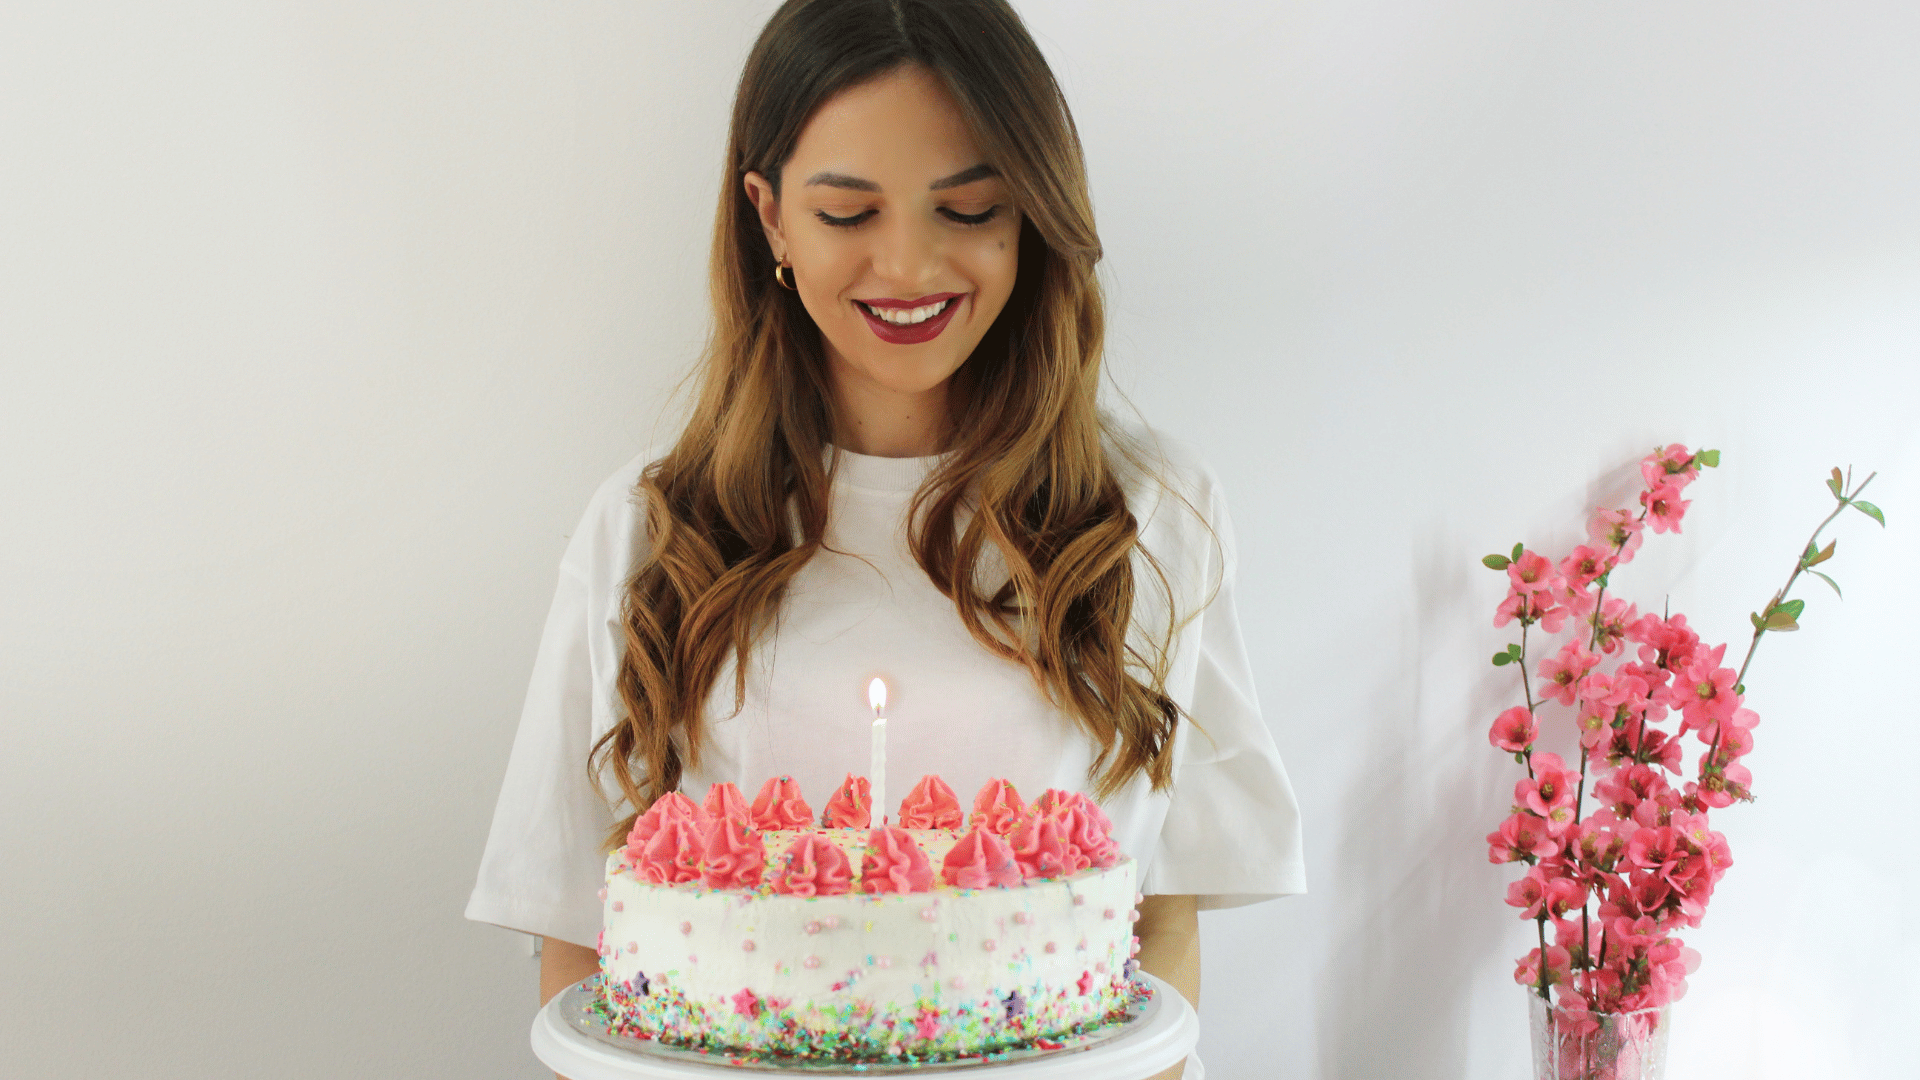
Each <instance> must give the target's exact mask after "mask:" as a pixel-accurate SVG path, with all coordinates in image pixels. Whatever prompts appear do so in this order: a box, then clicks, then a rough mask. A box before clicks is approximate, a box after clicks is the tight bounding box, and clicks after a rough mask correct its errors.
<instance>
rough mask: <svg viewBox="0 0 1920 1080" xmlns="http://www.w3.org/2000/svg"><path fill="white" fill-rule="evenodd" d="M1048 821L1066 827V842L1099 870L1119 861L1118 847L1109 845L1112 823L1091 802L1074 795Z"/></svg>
mask: <svg viewBox="0 0 1920 1080" xmlns="http://www.w3.org/2000/svg"><path fill="white" fill-rule="evenodd" d="M1050 816H1052V817H1056V818H1059V819H1060V821H1061V822H1062V823H1063V824H1065V825H1066V827H1067V842H1068V843H1070V844H1072V845H1073V846H1074V847H1075V848H1078V849H1079V851H1080V854H1082V855H1084V856H1086V858H1087V861H1088V862H1089V863H1091V864H1092V865H1094V866H1097V867H1099V868H1100V869H1102V870H1105V869H1106V868H1108V867H1110V866H1112V865H1114V864H1115V863H1118V862H1119V861H1120V845H1118V844H1116V843H1114V842H1113V822H1111V821H1109V820H1107V815H1106V812H1105V811H1103V810H1101V809H1100V807H1099V805H1098V804H1097V803H1095V802H1094V801H1093V800H1092V799H1089V798H1087V797H1086V796H1085V795H1082V794H1080V793H1079V792H1077V791H1076V792H1074V793H1073V795H1072V796H1070V797H1069V798H1068V799H1067V800H1066V802H1064V803H1062V804H1060V805H1058V806H1056V807H1055V809H1054V811H1053V813H1052V815H1050Z"/></svg>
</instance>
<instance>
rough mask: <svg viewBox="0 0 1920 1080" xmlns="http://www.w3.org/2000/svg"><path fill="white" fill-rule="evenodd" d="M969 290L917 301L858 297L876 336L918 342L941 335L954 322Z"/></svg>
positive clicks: (858, 305)
mask: <svg viewBox="0 0 1920 1080" xmlns="http://www.w3.org/2000/svg"><path fill="white" fill-rule="evenodd" d="M965 296H966V294H965V293H935V294H933V295H931V296H923V297H920V298H918V299H915V300H895V299H892V298H887V299H874V300H855V301H854V302H853V306H854V307H855V308H857V309H859V311H860V314H861V315H862V316H864V317H865V319H866V321H867V326H868V328H870V329H871V330H872V331H873V333H874V336H875V337H878V338H879V339H880V340H882V341H885V342H887V343H888V344H890V345H918V344H920V343H922V342H926V341H932V340H933V339H934V338H937V337H939V336H940V331H942V330H945V329H946V328H947V324H948V323H950V322H952V321H953V315H954V312H956V311H959V310H960V301H961V300H962V299H963V298H964V297H965Z"/></svg>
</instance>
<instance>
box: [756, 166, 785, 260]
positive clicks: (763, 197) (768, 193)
mask: <svg viewBox="0 0 1920 1080" xmlns="http://www.w3.org/2000/svg"><path fill="white" fill-rule="evenodd" d="M746 185H747V198H749V199H752V200H753V208H754V209H755V210H756V211H758V212H759V214H760V229H761V231H762V232H764V233H766V234H767V243H769V244H771V245H773V257H774V259H775V260H777V261H785V260H786V257H787V238H786V236H785V234H783V233H782V232H781V231H780V200H779V198H778V197H776V196H775V195H774V193H773V185H772V184H770V183H768V182H767V178H766V177H764V176H761V175H760V174H759V173H757V172H750V173H748V174H747V175H746Z"/></svg>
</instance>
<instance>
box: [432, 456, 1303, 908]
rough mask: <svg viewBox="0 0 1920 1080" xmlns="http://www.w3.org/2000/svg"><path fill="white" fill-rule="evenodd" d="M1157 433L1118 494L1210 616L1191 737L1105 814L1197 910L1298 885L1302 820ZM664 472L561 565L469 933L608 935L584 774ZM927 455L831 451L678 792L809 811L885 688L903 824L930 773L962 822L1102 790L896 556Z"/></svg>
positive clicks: (1150, 600) (1210, 505)
mask: <svg viewBox="0 0 1920 1080" xmlns="http://www.w3.org/2000/svg"><path fill="white" fill-rule="evenodd" d="M1134 437H1135V438H1138V437H1139V435H1138V434H1136V435H1135V436H1134ZM1147 437H1148V438H1149V439H1152V440H1154V441H1155V442H1157V443H1158V449H1157V452H1158V454H1159V455H1161V456H1162V457H1163V459H1164V460H1163V461H1162V462H1161V463H1160V464H1159V465H1157V466H1156V468H1157V469H1158V470H1159V471H1160V473H1161V475H1162V476H1163V477H1164V478H1165V481H1166V483H1165V485H1164V486H1163V485H1159V484H1155V483H1153V482H1152V481H1151V479H1149V478H1147V477H1145V476H1144V475H1141V474H1137V473H1123V483H1125V485H1126V488H1127V498H1128V505H1129V507H1130V508H1131V509H1132V510H1133V512H1134V515H1135V518H1136V521H1137V522H1138V523H1139V528H1140V536H1141V538H1142V541H1143V544H1144V546H1145V547H1146V548H1147V549H1148V550H1149V551H1151V552H1152V553H1153V555H1154V556H1155V558H1156V559H1158V560H1159V561H1160V563H1161V564H1162V567H1163V569H1164V570H1165V572H1166V574H1167V576H1168V578H1169V580H1170V581H1171V583H1172V585H1173V588H1174V590H1175V592H1176V600H1175V603H1176V610H1177V611H1179V612H1180V613H1181V614H1183V615H1184V614H1188V613H1192V612H1194V611H1196V610H1197V611H1198V612H1199V614H1198V615H1197V617H1195V618H1193V619H1192V620H1191V621H1189V622H1188V623H1187V624H1186V625H1185V627H1184V628H1183V629H1181V630H1180V632H1179V633H1178V635H1177V636H1176V637H1175V638H1174V639H1173V645H1172V649H1171V653H1172V656H1171V661H1172V662H1171V665H1170V669H1169V674H1168V677H1167V682H1166V692H1167V693H1168V694H1169V695H1170V696H1171V697H1172V698H1173V699H1174V700H1175V701H1177V702H1178V703H1179V704H1180V705H1181V706H1183V707H1184V708H1185V709H1186V710H1187V711H1188V713H1189V714H1190V715H1191V716H1192V717H1193V718H1194V719H1195V720H1196V721H1197V722H1198V727H1199V728H1203V729H1204V733H1203V732H1202V731H1200V730H1196V728H1195V726H1194V725H1192V724H1189V723H1186V722H1185V721H1184V720H1183V721H1182V723H1181V724H1180V726H1179V728H1178V730H1177V734H1176V735H1175V739H1174V772H1173V777H1174V782H1173V787H1172V789H1171V790H1170V791H1161V792H1151V791H1149V790H1148V783H1147V780H1146V778H1145V777H1136V778H1135V780H1134V781H1133V782H1132V783H1130V784H1129V785H1128V786H1127V787H1125V788H1123V789H1122V790H1121V791H1120V792H1119V793H1118V794H1117V795H1115V796H1114V797H1113V798H1110V799H1108V800H1107V801H1106V802H1104V803H1103V804H1102V806H1103V808H1104V809H1105V811H1106V813H1107V815H1108V817H1110V818H1111V819H1112V821H1113V827H1114V829H1113V833H1114V839H1115V841H1116V842H1117V843H1118V844H1119V847H1120V850H1122V851H1124V852H1126V853H1128V854H1129V855H1131V856H1133V857H1134V859H1136V860H1137V861H1138V862H1139V864H1140V868H1141V874H1142V877H1141V882H1142V884H1141V891H1142V892H1145V893H1147V894H1149V895H1154V894H1161V893H1193V894H1198V896H1199V906H1200V907H1201V908H1203V909H1204V908H1218V907H1232V906H1235V905H1239V904H1246V903H1251V902H1254V901H1257V900H1264V899H1269V898H1272V897H1275V896H1283V895H1288V894H1293V893H1301V892H1305V891H1306V874H1305V868H1304V864H1303V861H1302V857H1301V844H1300V821H1299V812H1298V808H1297V806H1296V804H1295V802H1294V797H1293V789H1292V786H1291V785H1290V784H1289V783H1288V780H1287V775H1286V771H1285V769H1284V768H1283V767H1282V765H1281V763H1280V755H1279V752H1278V751H1277V750H1276V749H1275V747H1274V742H1273V736H1272V735H1271V734H1270V733H1269V732H1268V730H1267V727H1266V725H1265V724H1264V723H1263V722H1262V721H1261V719H1260V711H1259V705H1258V703H1257V701H1256V699H1255V696H1254V689H1253V679H1252V673H1251V671H1250V670H1249V667H1248V663H1247V656H1246V650H1245V647H1244V645H1243V644H1242V641H1241V636H1240V627H1239V624H1238V622H1237V620H1236V615H1235V610H1234V595H1233V571H1234V544H1233V528H1232V525H1231V523H1230V521H1229V519H1228V517H1227V511H1226V504H1225V503H1224V502H1223V501H1222V499H1221V495H1220V488H1219V484H1218V482H1217V480H1216V479H1215V478H1214V476H1213V473H1212V472H1211V470H1209V469H1208V468H1207V467H1206V465H1205V464H1204V463H1202V462H1201V461H1199V460H1198V458H1196V457H1195V456H1194V455H1193V454H1192V453H1191V452H1190V451H1188V450H1186V449H1185V448H1183V447H1181V446H1180V445H1179V444H1177V443H1173V442H1171V441H1169V440H1167V439H1166V438H1165V437H1164V436H1160V435H1158V433H1150V434H1149V435H1148V436H1147ZM654 456H655V455H654V454H652V453H651V452H649V453H645V454H642V455H640V456H639V457H636V458H635V459H634V460H633V461H631V462H629V463H628V464H627V465H626V467H624V468H622V469H621V470H620V471H618V472H616V473H615V474H614V475H613V476H611V477H609V478H608V479H607V480H606V482H605V483H603V484H601V485H600V489H599V490H598V491H597V492H596V493H595V494H594V496H593V499H592V501H591V502H590V503H589V504H588V506H587V511H586V514H585V516H584V517H583V518H582V519H581V521H580V525H579V527H578V529H577V530H576V531H575V532H574V534H573V538H572V541H571V542H570V543H569V544H568V546H567V552H566V555H565V557H563V558H562V559H561V562H560V583H559V588H558V589H557V590H556V592H555V594H554V598H553V608H552V610H551V612H550V613H549V614H548V616H547V624H546V631H545V633H544V634H543V635H542V637H541V641H540V649H539V653H538V655H537V657H536V659H535V661H534V667H533V677H532V682H531V685H530V686H529V687H528V689H527V699H526V705H525V708H524V709H523V711H522V713H521V717H520V729H519V733H518V734H517V735H516V736H515V737H514V742H513V753H512V756H511V758H509V760H508V762H507V773H506V778H505V780H504V781H503V782H502V784H501V788H500V800H499V803H498V804H497V806H496V808H495V810H494V817H493V828H492V831H491V832H490V833H489V834H488V837H487V847H486V852H485V854H484V855H483V856H482V857H481V860H480V872H479V879H478V881H477V882H476V883H475V885H474V889H473V894H472V897H471V898H470V899H469V901H468V903H467V910H466V915H467V918H469V919H475V920H478V921H481V922H488V923H494V924H497V925H499V926H504V927H508V928H510V929H514V930H521V931H525V932H526V933H530V934H544V935H547V936H550V937H555V938H559V939H561V940H563V941H571V942H575V943H577V944H580V945H587V946H591V945H592V943H593V942H594V940H595V939H596V937H597V935H598V934H599V931H600V920H601V912H600V904H599V901H598V899H597V894H598V891H599V889H600V887H601V885H602V884H603V881H602V878H603V875H604V872H605V856H604V855H603V854H602V853H601V848H600V844H601V841H602V838H603V837H604V836H605V835H606V833H607V830H608V829H609V828H610V827H611V826H612V824H613V822H614V821H615V820H616V818H615V814H614V811H613V810H612V809H611V808H609V806H608V805H607V804H606V803H605V802H604V801H602V799H601V798H600V796H599V795H598V794H597V793H596V792H595V790H594V789H593V787H592V786H591V784H590V782H589V780H588V777H587V754H588V751H589V749H590V748H591V747H592V746H593V743H594V740H595V739H596V738H598V737H599V735H600V733H601V732H603V731H605V730H607V728H608V727H610V726H611V725H612V723H613V722H614V718H615V717H617V716H620V715H622V709H621V706H620V701H619V696H618V693H617V691H616V690H615V686H614V680H615V678H616V676H617V674H618V672H619V666H620V657H621V651H622V648H623V646H622V644H621V643H622V641H623V638H622V631H621V620H620V610H621V601H622V598H623V594H624V586H625V582H626V579H627V577H628V574H629V572H630V570H631V569H632V567H633V566H634V565H635V563H636V561H637V559H638V558H639V556H640V554H641V552H642V550H643V545H644V544H645V543H646V537H645V528H644V526H645V518H644V515H643V514H642V512H641V509H640V507H639V506H638V505H637V504H636V502H635V496H634V485H635V483H636V481H637V480H638V478H639V475H640V470H641V468H642V467H643V466H644V465H646V464H647V462H648V461H650V460H652V459H653V457H654ZM939 460H940V459H939V458H937V457H926V458H881V457H870V456H866V455H861V454H853V453H850V452H846V451H841V453H840V462H839V466H838V470H837V473H836V475H835V480H834V488H833V496H832V499H833V501H832V505H831V508H830V510H829V513H828V527H827V536H826V541H827V546H828V547H829V548H832V549H833V550H831V551H821V552H819V553H818V554H816V555H815V556H814V557H813V558H812V559H811V560H810V561H809V562H808V563H807V565H806V566H805V567H803V568H802V569H801V570H800V571H799V573H798V574H797V575H796V576H795V577H794V578H793V580H792V581H791V583H790V585H789V588H788V593H787V596H786V599H785V600H784V602H783V604H782V606H781V611H780V615H779V618H778V621H777V625H775V626H774V627H772V628H771V629H770V631H769V632H768V633H767V634H766V635H765V636H763V637H762V639H761V640H760V642H759V643H758V644H757V645H756V647H755V648H754V649H753V650H752V652H751V653H750V666H749V673H748V678H747V696H746V705H745V708H744V709H742V710H741V711H740V712H739V713H738V714H737V715H729V714H731V713H732V711H733V709H732V706H733V690H734V676H733V669H732V668H731V666H729V667H728V668H727V670H725V671H723V672H722V674H721V676H720V678H719V679H718V680H716V682H715V685H714V688H713V694H712V696H711V697H710V699H709V702H708V709H707V714H706V724H707V726H706V735H705V740H704V743H703V747H702V756H701V760H700V763H699V767H698V768H693V769H688V770H687V771H686V774H685V776H684V778H683V780H682V783H681V790H682V791H683V792H685V793H686V795H687V796H688V797H689V798H691V799H693V800H694V801H695V802H700V801H702V800H703V799H704V798H705V796H706V791H707V788H708V786H709V785H711V784H714V783H718V782H720V781H731V782H732V783H734V784H736V785H738V786H739V788H740V790H741V791H742V792H743V793H744V794H745V795H746V797H747V798H748V799H752V798H753V796H754V794H755V792H757V791H758V790H759V788H760V785H761V784H763V783H764V782H765V781H766V780H767V778H768V777H771V776H781V775H785V776H792V777H793V778H794V779H795V780H797V781H798V782H799V784H800V789H801V792H802V794H803V795H804V796H805V798H806V800H807V802H808V803H809V804H810V805H812V806H813V808H814V810H815V813H816V814H817V813H818V812H819V811H820V810H821V809H822V808H823V807H824V806H825V804H826V802H827V799H828V798H829V797H830V796H831V795H832V794H833V792H834V791H835V789H837V788H838V787H839V786H840V783H841V782H842V781H843V780H844V779H845V777H846V775H847V774H848V773H852V774H855V775H861V776H864V775H865V774H866V772H867V769H868V755H869V747H870V733H871V725H872V720H873V714H872V712H871V710H870V709H869V708H868V705H867V700H866V688H867V683H868V681H869V680H870V679H871V678H873V677H874V676H876V675H878V676H880V677H881V678H883V679H885V680H886V683H887V686H888V691H889V701H888V705H887V723H888V734H887V754H888V756H887V792H888V801H889V802H890V803H892V804H894V805H895V806H896V807H897V805H898V802H899V800H900V799H901V798H902V797H904V796H905V795H906V794H907V792H908V790H909V789H910V788H912V786H913V784H914V782H915V781H917V780H918V779H919V778H920V776H922V775H923V774H926V773H937V774H939V776H940V777H941V778H942V779H943V780H945V781H946V782H947V784H948V785H950V786H951V787H952V788H953V790H954V791H955V793H956V794H957V796H958V797H959V799H960V800H961V803H962V806H963V808H964V807H966V806H968V805H971V802H972V799H973V795H974V793H975V792H976V791H977V790H978V789H979V788H980V786H981V785H982V784H984V783H986V782H987V781H988V780H989V779H992V778H996V777H998V778H1004V779H1006V780H1009V781H1011V782H1012V783H1013V785H1014V786H1015V788H1016V789H1018V790H1019V792H1020V794H1021V795H1022V796H1023V797H1024V798H1026V799H1028V800H1029V801H1030V800H1032V799H1033V798H1034V797H1035V796H1037V795H1039V794H1040V793H1041V792H1042V791H1043V790H1045V789H1046V788H1049V787H1057V788H1065V789H1070V790H1088V789H1089V788H1090V787H1091V785H1090V784H1089V782H1088V780H1087V768H1088V765H1089V764H1090V763H1091V761H1092V757H1093V746H1092V743H1091V741H1090V740H1089V739H1088V738H1087V737H1086V736H1085V735H1083V734H1082V733H1081V732H1080V730H1079V728H1078V727H1077V726H1075V725H1074V724H1073V722H1072V721H1071V720H1069V719H1067V718H1066V717H1064V716H1063V715H1062V714H1061V713H1060V712H1059V711H1058V710H1056V709H1055V708H1053V707H1052V706H1050V705H1049V704H1048V703H1047V701H1046V699H1045V697H1044V696H1043V695H1042V694H1041V692H1040V690H1039V688H1038V687H1037V686H1036V685H1035V683H1034V681H1033V679H1032V678H1031V676H1029V675H1028V673H1027V672H1026V670H1025V669H1023V668H1021V667H1019V666H1018V665H1016V664H1014V663H1012V662H1010V661H1006V660H1003V659H1001V658H999V657H996V656H994V655H993V654H991V653H989V652H988V651H987V650H986V649H985V648H983V647H982V646H981V645H980V644H979V643H978V642H976V641H975V640H974V639H973V638H972V637H971V636H970V635H969V634H968V633H967V631H966V628H965V627H964V626H962V625H961V622H960V617H959V614H958V613H957V612H956V610H955V608H954V605H953V602H952V601H951V600H949V599H947V598H946V597H945V596H943V595H941V594H940V592H939V591H938V590H937V589H935V588H934V586H933V583H932V582H931V581H929V580H928V578H927V576H926V573H925V571H923V570H921V569H920V567H919V565H918V564H917V563H916V562H915V561H914V560H913V556H912V554H911V553H910V551H909V550H908V548H907V542H906V531H905V525H906V523H905V512H906V509H907V505H908V503H909V502H910V501H911V499H912V497H913V493H914V491H915V490H916V489H917V488H918V487H919V485H920V482H921V481H922V480H923V479H924V478H925V477H926V475H927V473H928V471H929V470H930V469H931V468H932V467H933V466H934V465H935V464H936V463H937V462H938V461H939ZM1168 488H1171V489H1172V491H1174V492H1178V493H1179V494H1180V495H1181V496H1184V497H1185V499H1186V501H1187V503H1190V504H1191V507H1192V509H1191V510H1190V509H1189V508H1188V506H1187V505H1185V504H1183V503H1182V502H1181V501H1180V500H1179V499H1177V498H1174V497H1172V496H1170V495H1169V494H1168V491H1167V489H1168ZM1196 510H1197V511H1198V512H1199V513H1201V514H1204V515H1205V516H1206V519H1207V520H1208V521H1209V522H1211V523H1212V526H1213V531H1212V532H1211V533H1210V532H1209V531H1208V530H1207V528H1206V527H1205V525H1203V524H1202V523H1201V521H1200V520H1199V519H1198V518H1197V517H1196V515H1195V513H1194V511H1196ZM1215 534H1217V535H1218V538H1219V545H1217V546H1216V545H1215V543H1214V539H1213V538H1214V535H1215ZM1135 580H1136V582H1137V584H1136V587H1135V602H1134V609H1135V627H1136V631H1138V630H1139V628H1140V627H1142V626H1145V627H1148V628H1151V627H1153V626H1156V625H1157V626H1160V627H1161V628H1162V630H1161V633H1162V634H1163V635H1164V625H1165V610H1166V608H1165V603H1164V599H1163V598H1162V597H1161V594H1160V590H1159V588H1158V587H1157V583H1156V582H1155V579H1153V578H1152V577H1151V575H1150V574H1148V573H1143V572H1142V570H1141V569H1140V566H1139V564H1138V562H1136V572H1135ZM1215 583H1217V584H1218V589H1217V591H1215V590H1214V588H1213V586H1214V584H1215ZM1209 594H1211V601H1210V602H1209V600H1208V597H1209ZM1203 605H1204V606H1203ZM1139 640H1145V639H1144V638H1141V639H1139ZM893 812H894V813H897V810H895V811H893Z"/></svg>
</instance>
